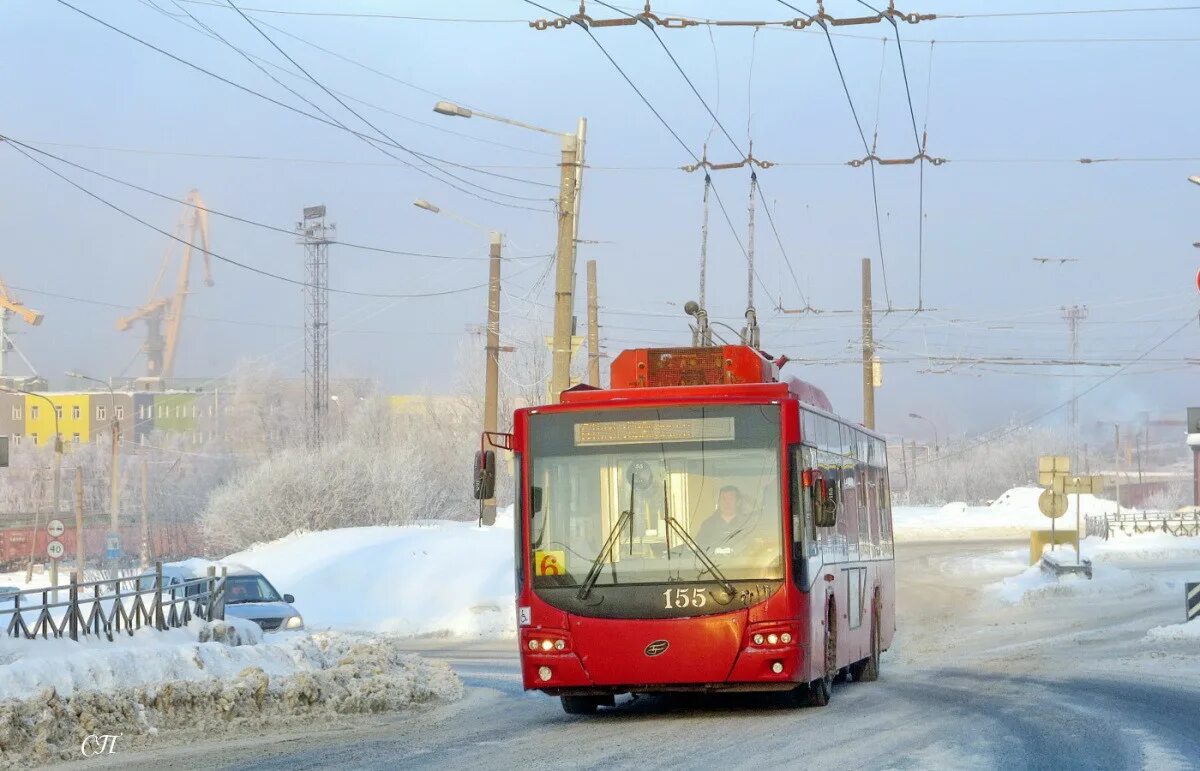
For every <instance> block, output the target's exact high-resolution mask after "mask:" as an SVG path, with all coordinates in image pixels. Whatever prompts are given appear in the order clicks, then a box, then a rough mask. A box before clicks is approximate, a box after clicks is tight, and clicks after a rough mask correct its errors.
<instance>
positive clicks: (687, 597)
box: [663, 586, 708, 610]
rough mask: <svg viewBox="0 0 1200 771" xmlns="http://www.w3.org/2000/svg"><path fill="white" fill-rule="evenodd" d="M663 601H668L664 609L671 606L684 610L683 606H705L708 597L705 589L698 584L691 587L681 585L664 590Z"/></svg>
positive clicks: (668, 608)
mask: <svg viewBox="0 0 1200 771" xmlns="http://www.w3.org/2000/svg"><path fill="white" fill-rule="evenodd" d="M663 601H664V602H665V603H666V605H664V606H663V608H664V610H670V609H671V608H679V609H680V610H682V609H683V608H703V607H704V605H705V603H707V602H708V598H707V597H706V596H705V594H704V590H703V589H701V588H700V587H698V586H697V587H693V588H691V589H685V588H683V587H679V588H676V589H667V590H666V591H665V592H663Z"/></svg>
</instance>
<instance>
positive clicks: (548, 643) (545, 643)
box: [542, 640, 554, 651]
mask: <svg viewBox="0 0 1200 771" xmlns="http://www.w3.org/2000/svg"><path fill="white" fill-rule="evenodd" d="M553 647H554V643H553V642H551V641H550V640H542V650H544V651H548V650H550V649H551V648H553Z"/></svg>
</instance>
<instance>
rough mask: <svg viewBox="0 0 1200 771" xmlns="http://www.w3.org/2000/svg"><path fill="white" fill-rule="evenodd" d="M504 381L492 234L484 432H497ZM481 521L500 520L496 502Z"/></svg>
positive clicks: (496, 246)
mask: <svg viewBox="0 0 1200 771" xmlns="http://www.w3.org/2000/svg"><path fill="white" fill-rule="evenodd" d="M499 378H500V233H498V232H496V231H492V233H491V245H490V247H489V248H488V315H487V365H486V367H485V370H484V386H483V389H484V394H483V430H484V431H485V432H495V431H496V411H497V406H496V405H497V402H498V400H499V394H498V393H497V391H498V389H499ZM480 519H482V520H483V523H484V524H485V525H491V524H493V523H495V521H496V499H495V498H490V499H488V500H486V501H484V502H483V510H482V511H481V512H480Z"/></svg>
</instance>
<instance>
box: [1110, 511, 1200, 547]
mask: <svg viewBox="0 0 1200 771" xmlns="http://www.w3.org/2000/svg"><path fill="white" fill-rule="evenodd" d="M1086 524H1087V529H1086V533H1087V535H1095V536H1100V537H1101V538H1103V539H1104V540H1106V541H1107V540H1108V539H1109V538H1115V537H1116V536H1118V535H1139V534H1141V533H1166V534H1168V535H1176V536H1200V512H1196V511H1187V512H1179V511H1159V512H1144V513H1140V514H1132V513H1126V514H1104V515H1099V516H1089V517H1088V518H1087V523H1086Z"/></svg>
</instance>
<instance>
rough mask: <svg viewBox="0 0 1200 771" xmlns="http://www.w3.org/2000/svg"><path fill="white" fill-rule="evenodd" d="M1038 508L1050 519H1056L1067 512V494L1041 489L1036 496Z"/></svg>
mask: <svg viewBox="0 0 1200 771" xmlns="http://www.w3.org/2000/svg"><path fill="white" fill-rule="evenodd" d="M1038 508H1039V509H1041V512H1042V513H1043V514H1045V515H1046V516H1047V517H1049V518H1050V519H1058V518H1059V517H1061V516H1062V515H1063V514H1066V513H1067V496H1065V495H1063V494H1062V493H1056V492H1054V491H1053V490H1043V491H1042V494H1041V495H1039V496H1038Z"/></svg>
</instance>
